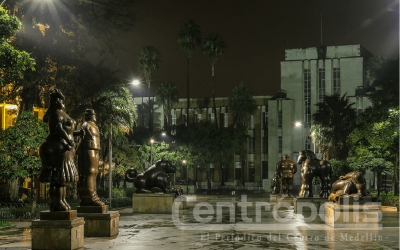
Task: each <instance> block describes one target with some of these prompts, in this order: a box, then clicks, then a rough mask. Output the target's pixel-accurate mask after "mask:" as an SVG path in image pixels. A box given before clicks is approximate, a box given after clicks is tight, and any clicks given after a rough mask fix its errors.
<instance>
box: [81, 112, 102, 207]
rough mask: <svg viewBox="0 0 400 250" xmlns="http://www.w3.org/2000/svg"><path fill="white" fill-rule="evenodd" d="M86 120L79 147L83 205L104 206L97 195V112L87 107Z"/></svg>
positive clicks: (98, 148) (82, 127)
mask: <svg viewBox="0 0 400 250" xmlns="http://www.w3.org/2000/svg"><path fill="white" fill-rule="evenodd" d="M84 114H85V122H84V123H83V124H82V126H81V130H80V135H81V137H82V141H81V143H80V144H79V147H78V169H79V182H78V192H79V199H80V205H81V206H104V203H103V202H102V201H101V200H100V198H99V196H98V195H97V192H96V191H97V185H96V177H97V174H98V173H99V150H100V132H99V129H98V127H97V126H96V123H95V122H96V114H95V112H94V110H93V109H86V111H85V113H84Z"/></svg>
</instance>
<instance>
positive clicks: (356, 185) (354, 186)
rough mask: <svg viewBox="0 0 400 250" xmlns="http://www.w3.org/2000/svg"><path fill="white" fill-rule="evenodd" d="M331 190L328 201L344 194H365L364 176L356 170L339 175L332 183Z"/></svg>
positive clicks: (356, 195)
mask: <svg viewBox="0 0 400 250" xmlns="http://www.w3.org/2000/svg"><path fill="white" fill-rule="evenodd" d="M332 187H333V192H332V193H331V195H330V196H329V200H330V201H337V200H338V197H339V196H341V195H344V194H347V195H350V196H351V197H363V196H367V193H366V191H365V189H366V187H367V184H366V181H365V178H364V176H363V175H362V174H361V173H358V172H350V173H348V174H346V175H345V176H340V177H339V180H337V181H335V182H334V183H333V184H332Z"/></svg>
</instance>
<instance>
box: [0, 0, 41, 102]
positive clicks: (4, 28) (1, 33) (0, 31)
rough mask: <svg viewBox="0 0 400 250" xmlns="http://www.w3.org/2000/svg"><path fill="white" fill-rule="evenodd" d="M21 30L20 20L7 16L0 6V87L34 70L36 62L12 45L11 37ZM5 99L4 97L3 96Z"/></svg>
mask: <svg viewBox="0 0 400 250" xmlns="http://www.w3.org/2000/svg"><path fill="white" fill-rule="evenodd" d="M20 28H21V23H20V22H19V21H18V18H17V17H15V16H12V15H8V14H7V10H5V9H3V7H1V6H0V48H1V49H0V87H1V88H3V87H4V86H5V85H6V84H7V83H9V82H14V81H15V80H17V79H19V78H22V77H23V76H24V74H23V72H24V71H26V70H27V69H31V70H34V67H33V66H34V65H35V63H34V60H33V59H32V58H30V55H29V54H28V53H27V52H25V51H19V50H17V49H15V48H14V47H13V46H12V45H11V37H13V36H14V35H15V32H16V31H17V30H19V29H20ZM2 97H3V96H2Z"/></svg>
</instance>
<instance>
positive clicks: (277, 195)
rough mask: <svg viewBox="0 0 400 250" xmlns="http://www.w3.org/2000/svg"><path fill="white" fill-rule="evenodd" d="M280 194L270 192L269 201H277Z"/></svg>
mask: <svg viewBox="0 0 400 250" xmlns="http://www.w3.org/2000/svg"><path fill="white" fill-rule="evenodd" d="M281 196H282V195H280V194H271V195H270V196H269V202H277V201H278V197H281Z"/></svg>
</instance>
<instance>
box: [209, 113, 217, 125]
mask: <svg viewBox="0 0 400 250" xmlns="http://www.w3.org/2000/svg"><path fill="white" fill-rule="evenodd" d="M208 121H209V122H211V123H214V122H215V116H214V113H211V114H208Z"/></svg>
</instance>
